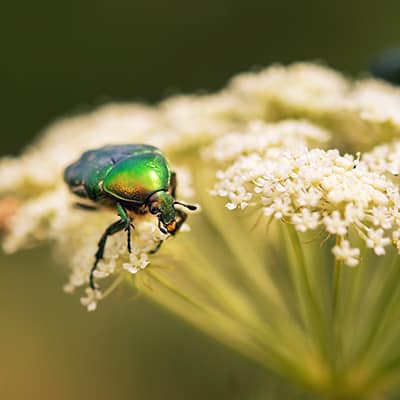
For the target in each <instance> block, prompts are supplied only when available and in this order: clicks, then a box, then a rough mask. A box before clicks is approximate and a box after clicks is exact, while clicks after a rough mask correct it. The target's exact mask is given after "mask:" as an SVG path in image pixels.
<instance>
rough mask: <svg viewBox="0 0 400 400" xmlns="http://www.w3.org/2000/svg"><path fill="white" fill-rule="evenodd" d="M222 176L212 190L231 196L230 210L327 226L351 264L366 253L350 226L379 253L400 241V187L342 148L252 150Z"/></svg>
mask: <svg viewBox="0 0 400 400" xmlns="http://www.w3.org/2000/svg"><path fill="white" fill-rule="evenodd" d="M217 179H218V182H217V183H216V185H215V187H214V190H213V191H212V194H213V195H216V196H220V197H224V198H227V199H228V202H227V203H226V207H227V208H228V209H230V210H234V209H236V208H241V209H243V208H246V207H248V206H257V207H260V208H261V209H262V211H263V213H264V215H265V216H267V217H269V218H276V219H282V220H283V221H285V222H287V223H290V224H293V225H294V226H295V227H296V229H297V230H298V231H301V232H304V231H307V230H313V229H316V228H318V227H320V226H322V227H324V229H325V230H326V231H327V232H328V234H332V235H336V236H337V237H338V239H339V244H338V245H337V246H335V247H334V248H333V253H334V255H335V256H336V257H337V258H338V259H341V260H343V261H344V262H345V263H346V264H347V265H349V266H354V265H356V264H357V263H358V256H359V254H360V253H359V249H358V248H352V247H351V245H350V242H349V230H350V228H352V229H354V231H355V232H357V233H358V235H359V236H360V238H361V239H362V240H363V241H364V242H365V244H366V246H367V247H369V248H372V249H373V250H374V252H375V253H376V254H377V255H382V254H385V247H386V246H387V245H388V244H389V243H391V241H392V240H394V241H396V243H397V245H399V243H400V242H399V232H400V228H399V227H400V215H399V212H398V210H399V207H400V194H399V189H398V187H397V186H396V185H395V184H394V183H393V182H392V181H391V180H389V179H388V178H387V177H385V176H384V175H381V174H379V173H377V172H373V171H371V170H370V169H368V167H367V165H366V164H365V163H364V162H362V161H361V162H360V161H358V159H356V158H354V157H353V156H350V155H344V156H342V155H340V154H339V151H337V150H328V151H324V150H321V149H312V150H308V149H303V150H297V151H296V150H286V149H280V151H276V149H272V150H267V151H265V152H264V154H262V155H261V154H257V153H252V154H249V155H246V156H241V157H240V158H238V159H237V160H236V161H235V162H234V163H233V164H232V165H231V166H229V167H228V168H227V169H226V170H224V171H219V172H218V173H217Z"/></svg>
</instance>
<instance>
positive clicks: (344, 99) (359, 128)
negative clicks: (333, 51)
mask: <svg viewBox="0 0 400 400" xmlns="http://www.w3.org/2000/svg"><path fill="white" fill-rule="evenodd" d="M227 90H228V91H229V92H231V93H232V94H234V95H236V96H237V97H238V98H241V99H242V102H243V103H245V104H247V108H248V109H249V110H252V113H253V115H257V116H258V118H260V119H267V120H277V119H282V118H293V117H296V118H306V119H308V120H311V121H314V122H317V123H319V124H321V125H323V126H325V127H328V128H329V129H330V130H332V131H335V135H334V136H332V140H333V141H334V143H335V145H339V146H340V145H343V144H346V145H347V146H349V145H350V146H352V147H354V148H356V149H357V150H359V149H360V147H361V146H362V148H363V149H366V148H368V147H369V146H371V145H376V144H378V143H382V142H383V141H388V140H391V139H393V138H395V137H397V136H398V135H399V134H400V89H399V88H395V87H393V86H391V85H389V84H386V83H384V82H381V81H378V80H374V79H369V78H368V79H363V80H359V81H355V82H353V81H351V80H349V79H347V78H345V77H344V76H343V75H341V74H340V73H338V72H335V71H333V70H330V69H328V68H325V67H323V66H320V65H314V64H306V63H297V64H293V65H291V66H289V67H283V66H280V65H278V66H274V67H270V68H267V69H265V70H263V71H260V72H256V73H245V74H241V75H238V76H237V77H235V78H234V79H233V80H232V82H231V83H230V85H229V86H228V89H227Z"/></svg>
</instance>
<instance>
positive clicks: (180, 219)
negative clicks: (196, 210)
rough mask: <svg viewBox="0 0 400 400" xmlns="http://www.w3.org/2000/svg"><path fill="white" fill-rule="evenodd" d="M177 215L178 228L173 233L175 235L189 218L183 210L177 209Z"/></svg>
mask: <svg viewBox="0 0 400 400" xmlns="http://www.w3.org/2000/svg"><path fill="white" fill-rule="evenodd" d="M176 215H177V216H178V218H177V220H176V228H175V231H174V233H172V235H175V233H176V232H178V231H179V230H180V229H181V227H182V225H183V224H184V223H185V221H186V218H187V214H186V213H185V212H183V211H182V210H178V209H177V210H176Z"/></svg>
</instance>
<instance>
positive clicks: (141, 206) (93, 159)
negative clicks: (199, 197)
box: [64, 144, 197, 289]
mask: <svg viewBox="0 0 400 400" xmlns="http://www.w3.org/2000/svg"><path fill="white" fill-rule="evenodd" d="M64 180H65V182H66V183H67V185H68V186H69V188H70V190H71V191H72V193H74V194H75V195H77V196H79V197H81V198H82V199H85V200H89V201H90V203H89V204H88V203H76V205H77V206H79V207H81V208H84V209H88V210H96V209H98V208H99V207H108V208H110V207H113V208H116V209H117V213H118V216H119V218H120V219H119V220H118V221H116V222H114V223H113V224H111V225H110V226H109V227H108V228H107V229H106V230H105V231H104V233H103V235H102V236H101V238H100V240H99V243H98V249H97V252H96V254H95V261H94V264H93V266H92V269H91V271H90V275H89V284H90V287H91V288H92V289H95V284H94V276H93V274H94V271H95V270H96V268H97V265H98V263H99V261H100V260H101V259H102V258H103V256H104V249H105V246H106V241H107V238H108V236H110V235H113V234H115V233H117V232H119V231H121V230H126V232H127V236H128V251H129V252H131V228H134V226H133V225H132V218H131V215H132V214H146V213H151V214H154V215H156V216H157V217H158V227H159V229H160V231H161V232H162V233H165V234H167V233H169V234H171V235H174V234H175V233H176V232H177V231H179V229H180V228H181V226H182V224H183V223H184V222H185V220H186V217H187V215H186V213H184V212H183V211H182V210H179V209H176V208H175V205H176V204H179V205H181V206H183V207H186V208H188V209H189V210H196V209H197V207H196V206H194V205H190V204H183V203H181V202H179V201H176V200H175V194H176V183H177V182H176V174H175V173H174V172H172V171H171V170H170V167H169V165H168V162H167V160H166V158H165V157H164V155H163V154H162V152H161V150H160V149H158V148H157V147H154V146H149V145H146V144H123V145H108V146H104V147H101V148H99V149H94V150H89V151H86V152H85V153H83V154H82V156H81V157H80V158H79V160H77V161H76V162H74V163H73V164H71V165H69V166H68V167H67V168H66V169H65V171H64ZM161 243H162V241H160V242H159V244H158V245H157V247H156V248H155V249H154V250H152V251H151V252H152V253H154V252H156V251H157V250H158V249H159V248H160V246H161Z"/></svg>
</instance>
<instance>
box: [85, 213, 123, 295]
mask: <svg viewBox="0 0 400 400" xmlns="http://www.w3.org/2000/svg"><path fill="white" fill-rule="evenodd" d="M125 226H126V225H125V221H123V220H122V219H120V220H118V221H116V222H114V223H112V224H111V225H110V226H109V227H108V228H107V229H106V230H105V231H104V233H103V235H102V236H101V238H100V240H99V243H98V248H97V251H96V254H95V262H94V264H93V267H92V269H91V270H90V275H89V285H90V287H91V288H92V289H93V290H94V289H96V285H95V284H94V276H93V274H94V271H96V269H97V265H98V263H99V261H100V260H101V259H102V258H103V256H104V249H105V247H106V242H107V238H108V237H109V236H111V235H114V233H117V232H119V231H122V229H124V228H125Z"/></svg>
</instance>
